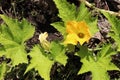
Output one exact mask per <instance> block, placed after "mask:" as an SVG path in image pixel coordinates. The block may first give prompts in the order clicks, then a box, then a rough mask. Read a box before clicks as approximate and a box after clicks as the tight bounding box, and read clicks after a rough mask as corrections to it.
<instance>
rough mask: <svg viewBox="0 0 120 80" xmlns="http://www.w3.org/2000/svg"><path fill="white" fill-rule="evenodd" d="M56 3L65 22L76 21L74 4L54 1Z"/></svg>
mask: <svg viewBox="0 0 120 80" xmlns="http://www.w3.org/2000/svg"><path fill="white" fill-rule="evenodd" d="M54 2H55V4H56V6H57V8H58V10H59V15H58V16H59V17H60V18H62V20H63V21H64V22H66V21H71V20H75V18H76V17H75V16H76V15H75V14H76V6H75V5H74V4H70V3H68V2H67V1H66V0H54Z"/></svg>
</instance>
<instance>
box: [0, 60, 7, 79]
mask: <svg viewBox="0 0 120 80" xmlns="http://www.w3.org/2000/svg"><path fill="white" fill-rule="evenodd" d="M5 72H6V63H5V62H3V63H1V64H0V80H4V75H5Z"/></svg>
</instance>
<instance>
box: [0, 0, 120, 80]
mask: <svg viewBox="0 0 120 80" xmlns="http://www.w3.org/2000/svg"><path fill="white" fill-rule="evenodd" d="M16 2H17V1H16ZM18 2H19V1H18ZM21 2H22V1H21ZM23 2H24V0H23ZM41 2H42V1H41ZM53 2H54V4H55V5H56V9H58V13H57V15H56V16H57V17H56V18H55V19H57V20H53V22H51V23H50V26H49V27H48V26H47V28H48V30H49V29H52V31H53V32H54V31H56V32H57V33H58V34H57V33H56V35H57V36H59V38H54V39H53V38H49V36H50V34H49V31H48V32H47V31H42V32H41V33H39V34H38V35H37V38H35V40H38V42H37V43H32V42H31V45H29V42H30V41H31V39H32V38H34V36H35V35H36V30H37V29H39V28H37V27H36V26H37V25H36V24H32V21H31V22H30V21H28V20H27V19H25V18H23V16H22V15H23V14H24V13H23V14H22V15H19V14H14V15H15V17H16V15H19V16H17V19H15V17H14V18H13V17H9V16H8V14H6V13H5V12H4V14H0V17H1V19H2V20H3V22H2V23H1V25H0V57H1V59H2V61H1V63H0V80H119V77H120V75H119V74H120V73H119V70H120V69H119V68H120V65H119V63H120V62H119V61H118V62H116V61H115V60H114V59H115V56H117V55H118V54H119V51H120V41H119V39H120V36H119V35H120V32H119V29H120V28H119V27H120V26H119V23H120V20H119V18H118V17H117V16H119V14H118V13H115V12H112V13H111V12H110V11H106V10H103V9H99V8H96V7H95V6H94V5H92V4H90V3H88V2H86V1H85V0H81V3H80V5H77V6H76V5H75V4H73V3H69V2H68V1H67V0H53ZM79 2H80V1H79ZM13 9H14V10H15V11H16V10H17V9H15V5H14V6H13ZM95 13H96V14H95ZM32 15H33V12H32ZM35 15H37V13H36V14H34V16H35ZM99 15H100V16H102V18H103V17H104V18H105V19H106V20H107V21H108V22H109V26H110V27H109V29H107V31H105V32H103V35H104V38H105V39H104V41H102V40H101V41H99V43H97V44H95V43H94V42H92V39H93V40H95V38H96V37H95V36H96V35H97V37H98V34H97V33H98V32H100V28H99V24H98V22H99V17H100V16H99ZM20 16H22V18H20ZM51 27H52V28H51ZM43 28H44V27H43ZM45 28H46V27H45ZM52 35H53V34H52ZM97 40H98V39H97ZM71 57H72V58H71ZM118 60H119V59H118ZM113 71H115V73H117V74H116V75H117V76H115V77H112V72H113ZM84 77H85V78H84ZM86 77H87V78H86Z"/></svg>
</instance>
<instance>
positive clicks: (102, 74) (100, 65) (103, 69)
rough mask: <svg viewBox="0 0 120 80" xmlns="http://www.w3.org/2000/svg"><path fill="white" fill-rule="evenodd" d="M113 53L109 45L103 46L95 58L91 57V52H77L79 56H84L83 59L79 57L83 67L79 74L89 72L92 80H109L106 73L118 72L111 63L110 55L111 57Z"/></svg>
mask: <svg viewBox="0 0 120 80" xmlns="http://www.w3.org/2000/svg"><path fill="white" fill-rule="evenodd" d="M113 53H114V51H113V50H112V49H111V45H105V46H104V47H103V48H102V50H101V51H100V52H99V53H98V54H100V55H97V56H96V57H94V56H92V53H91V52H88V53H84V52H81V53H80V52H78V55H80V56H81V54H86V56H85V57H81V62H82V63H83V65H82V68H81V70H80V71H79V74H82V73H85V72H89V71H91V73H92V80H110V79H109V75H108V73H107V71H108V70H119V68H117V67H116V66H115V65H114V64H113V63H112V62H111V55H113ZM114 54H115V53H114ZM96 58H97V59H96Z"/></svg>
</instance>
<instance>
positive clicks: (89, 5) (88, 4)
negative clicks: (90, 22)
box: [79, 0, 120, 16]
mask: <svg viewBox="0 0 120 80" xmlns="http://www.w3.org/2000/svg"><path fill="white" fill-rule="evenodd" d="M79 1H80V2H84V3H85V5H86V6H88V7H90V8H92V9H96V10H97V11H100V12H107V13H109V14H112V15H115V16H120V13H118V12H114V11H109V10H104V9H100V8H97V7H95V6H94V5H92V4H91V3H89V2H88V1H86V0H79Z"/></svg>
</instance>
